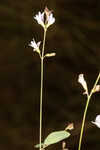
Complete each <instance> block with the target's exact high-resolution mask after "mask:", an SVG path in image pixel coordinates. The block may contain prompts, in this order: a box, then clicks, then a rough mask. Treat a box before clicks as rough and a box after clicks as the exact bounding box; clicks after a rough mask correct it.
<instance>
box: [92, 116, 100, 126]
mask: <svg viewBox="0 0 100 150" xmlns="http://www.w3.org/2000/svg"><path fill="white" fill-rule="evenodd" d="M91 122H92V123H93V124H95V125H96V126H97V127H98V128H100V115H97V116H96V119H95V121H91Z"/></svg>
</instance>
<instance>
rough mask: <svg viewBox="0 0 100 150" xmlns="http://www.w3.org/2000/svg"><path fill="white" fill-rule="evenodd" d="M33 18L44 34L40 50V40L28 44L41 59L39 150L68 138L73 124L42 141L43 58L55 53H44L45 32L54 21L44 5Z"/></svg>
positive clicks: (37, 146) (50, 12)
mask: <svg viewBox="0 0 100 150" xmlns="http://www.w3.org/2000/svg"><path fill="white" fill-rule="evenodd" d="M34 19H35V20H36V21H37V23H38V24H39V25H41V27H42V28H43V31H44V36H43V45H42V50H40V44H41V41H39V42H36V41H35V39H34V38H33V40H32V41H31V42H30V44H29V46H31V47H32V48H33V52H37V53H38V54H39V56H40V60H41V87H40V128H39V144H37V145H35V147H36V148H39V149H40V150H42V149H44V148H46V147H47V146H49V145H51V144H54V143H57V142H59V141H61V140H63V139H65V138H68V137H69V136H70V133H69V132H68V131H67V130H71V128H73V125H71V126H70V129H69V127H68V128H66V129H64V130H61V131H55V132H52V133H50V134H49V135H48V136H47V137H46V138H45V139H44V142H43V141H42V118H43V115H42V103H43V67H44V58H46V57H52V56H55V55H56V53H55V52H52V53H46V54H45V40H46V33H47V30H48V28H49V27H50V26H51V25H52V24H53V23H54V22H55V18H54V17H53V13H52V11H51V10H49V9H48V8H47V7H45V9H44V11H43V12H42V13H41V12H38V14H37V15H35V17H34Z"/></svg>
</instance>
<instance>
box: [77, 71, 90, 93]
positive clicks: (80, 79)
mask: <svg viewBox="0 0 100 150" xmlns="http://www.w3.org/2000/svg"><path fill="white" fill-rule="evenodd" d="M78 82H79V83H80V84H81V85H82V86H83V88H84V90H85V92H84V93H83V94H87V95H88V88H87V83H86V81H85V79H84V75H83V74H80V75H79V77H78Z"/></svg>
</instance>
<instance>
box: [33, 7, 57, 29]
mask: <svg viewBox="0 0 100 150" xmlns="http://www.w3.org/2000/svg"><path fill="white" fill-rule="evenodd" d="M34 19H35V20H36V21H37V22H38V24H40V25H41V26H42V27H43V28H44V29H47V28H48V27H49V26H50V25H52V24H53V23H54V22H55V18H54V17H53V14H52V11H50V10H49V9H48V8H47V7H46V8H45V9H44V12H43V13H41V12H40V11H39V12H38V14H37V15H36V16H35V17H34Z"/></svg>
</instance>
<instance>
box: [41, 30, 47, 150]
mask: <svg viewBox="0 0 100 150" xmlns="http://www.w3.org/2000/svg"><path fill="white" fill-rule="evenodd" d="M45 39H46V30H44V37H43V47H42V55H41V88H40V132H39V133H40V135H39V141H40V150H41V148H42V145H41V141H42V101H43V58H44V47H45Z"/></svg>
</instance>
